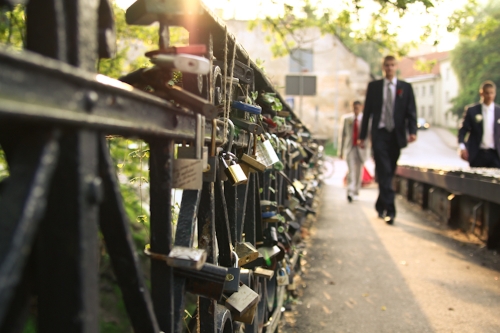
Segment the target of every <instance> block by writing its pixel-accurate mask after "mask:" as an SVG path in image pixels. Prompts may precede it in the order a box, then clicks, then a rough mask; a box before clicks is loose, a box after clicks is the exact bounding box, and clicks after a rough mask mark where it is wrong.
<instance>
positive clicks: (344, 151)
mask: <svg viewBox="0 0 500 333" xmlns="http://www.w3.org/2000/svg"><path fill="white" fill-rule="evenodd" d="M352 108H353V113H348V114H346V115H345V116H344V117H343V118H344V119H343V121H342V135H341V136H340V145H339V147H340V150H339V156H340V158H341V159H345V160H346V162H347V169H348V171H347V200H348V201H349V202H352V201H353V200H358V196H359V189H360V188H361V171H362V170H363V165H364V163H365V161H366V159H367V157H368V153H369V151H370V150H369V149H368V148H367V146H366V144H365V145H364V146H363V147H361V146H360V145H358V138H359V133H360V132H361V122H362V119H363V113H362V112H361V110H362V109H363V105H362V104H361V102H359V101H355V102H354V103H353V104H352Z"/></svg>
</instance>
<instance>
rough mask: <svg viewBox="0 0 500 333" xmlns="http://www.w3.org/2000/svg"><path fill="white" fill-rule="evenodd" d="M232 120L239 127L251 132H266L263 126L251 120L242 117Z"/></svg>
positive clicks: (258, 133)
mask: <svg viewBox="0 0 500 333" xmlns="http://www.w3.org/2000/svg"><path fill="white" fill-rule="evenodd" d="M231 120H232V121H233V123H234V125H235V126H238V127H239V128H241V129H244V130H245V131H247V132H249V133H253V134H257V135H260V134H262V133H263V132H264V130H263V128H262V126H260V125H259V124H256V123H254V122H251V121H249V120H245V119H242V118H231Z"/></svg>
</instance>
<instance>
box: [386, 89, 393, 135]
mask: <svg viewBox="0 0 500 333" xmlns="http://www.w3.org/2000/svg"><path fill="white" fill-rule="evenodd" d="M391 85H392V82H389V84H388V85H387V95H386V100H385V108H384V112H385V119H384V121H385V129H386V130H388V131H389V132H392V130H393V129H394V115H393V112H392V108H393V104H392V103H394V101H393V99H392V90H391Z"/></svg>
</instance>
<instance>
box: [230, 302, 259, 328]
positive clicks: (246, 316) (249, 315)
mask: <svg viewBox="0 0 500 333" xmlns="http://www.w3.org/2000/svg"><path fill="white" fill-rule="evenodd" d="M258 305H259V302H256V303H255V304H254V305H252V306H251V307H250V308H249V309H248V310H246V311H245V312H244V313H243V314H242V315H239V314H237V313H233V314H232V315H233V319H234V320H235V321H239V322H242V323H245V324H253V320H254V318H255V314H256V313H257V306H258Z"/></svg>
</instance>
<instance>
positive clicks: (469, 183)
mask: <svg viewBox="0 0 500 333" xmlns="http://www.w3.org/2000/svg"><path fill="white" fill-rule="evenodd" d="M396 173H397V177H396V180H395V185H396V188H397V190H398V192H399V193H400V194H402V195H403V197H404V198H406V199H407V200H409V201H413V202H415V203H418V204H419V205H420V206H421V207H422V208H424V209H428V210H430V211H432V212H433V213H435V214H436V215H437V216H438V217H439V218H440V219H441V220H442V221H443V222H445V223H447V224H448V225H449V226H450V227H452V228H457V229H461V230H463V231H464V232H465V233H467V234H470V235H475V236H476V237H477V238H478V239H480V240H481V241H483V242H484V243H485V244H486V245H487V246H488V248H490V249H498V248H500V196H499V191H500V182H499V180H500V172H499V171H498V170H497V169H490V168H470V169H465V170H462V169H456V168H448V169H445V168H432V167H429V168H426V167H415V166H408V165H406V166H399V167H398V169H397V172H396Z"/></svg>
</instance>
